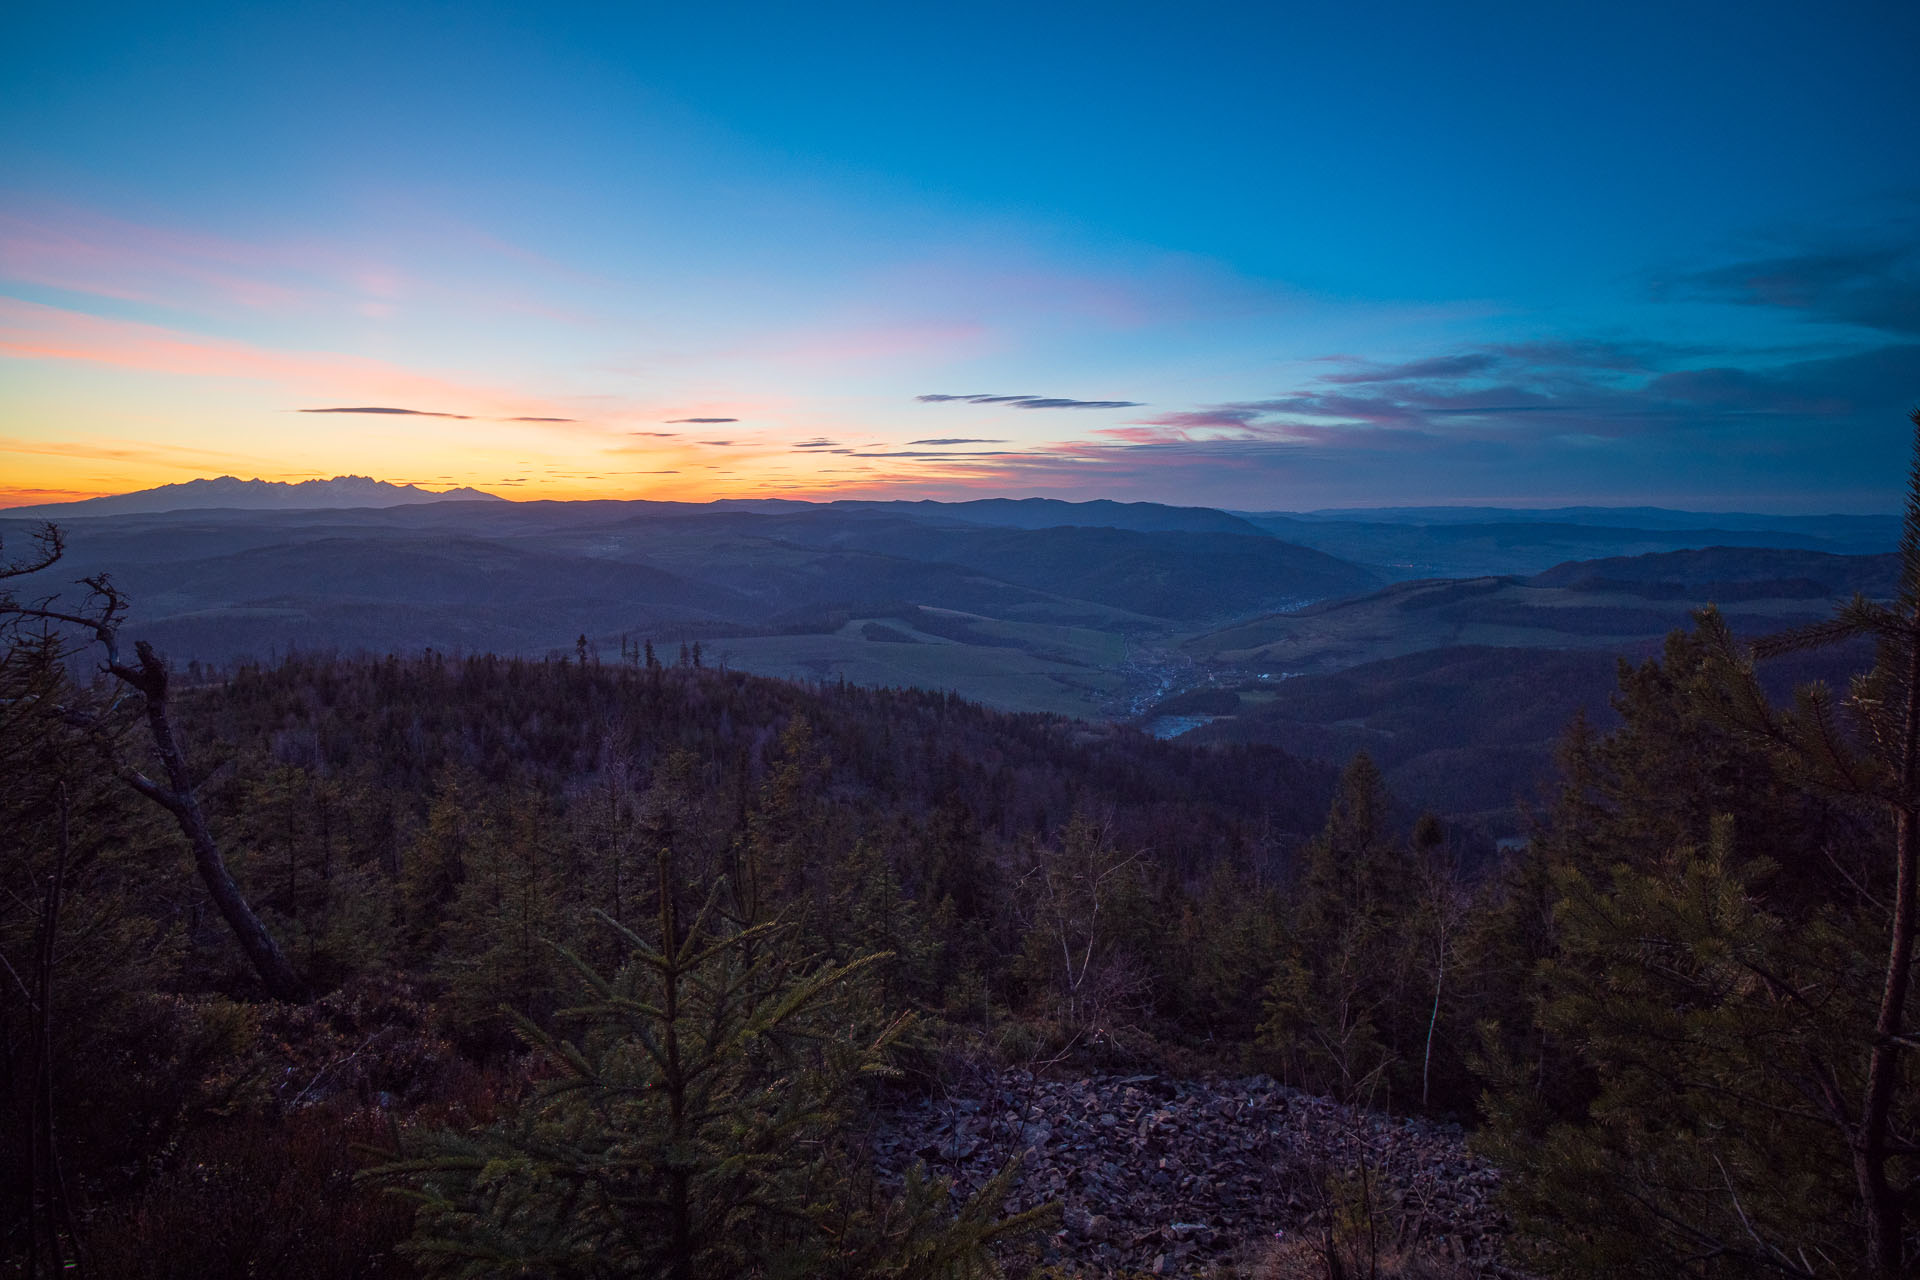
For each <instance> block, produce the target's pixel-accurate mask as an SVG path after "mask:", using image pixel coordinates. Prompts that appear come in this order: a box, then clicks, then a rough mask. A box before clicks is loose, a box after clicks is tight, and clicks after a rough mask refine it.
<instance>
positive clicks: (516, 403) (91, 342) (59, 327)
mask: <svg viewBox="0 0 1920 1280" xmlns="http://www.w3.org/2000/svg"><path fill="white" fill-rule="evenodd" d="M0 356H9V357H12V358H14V359H20V360H68V361H78V362H81V363H85V364H96V365H105V366H110V367H113V368H119V369H135V370H139V371H142V372H147V373H161V374H167V375H170V376H174V377H201V378H237V379H250V380H257V381H261V382H268V383H275V384H278V385H281V386H284V387H288V388H292V389H295V390H298V391H299V392H300V393H301V394H302V395H312V396H315V397H318V396H322V395H327V396H331V395H335V394H340V393H341V392H342V390H343V389H344V390H345V391H346V392H348V393H351V394H356V395H365V396H367V397H368V398H369V399H374V398H376V397H377V398H378V399H380V400H388V399H389V398H391V399H392V400H400V401H406V400H414V401H416V402H417V401H423V400H424V401H426V402H427V403H433V402H435V401H438V402H439V403H442V404H445V403H449V402H452V403H455V404H467V405H473V406H475V407H476V408H485V409H490V410H492V411H493V413H494V414H505V413H508V412H511V411H512V410H513V409H517V408H541V407H544V405H542V403H541V401H540V399H539V398H537V397H534V396H529V395H523V394H519V393H516V392H513V391H510V390H507V389H504V388H497V387H482V386H473V385H467V384H462V383H459V382H456V381H453V380H451V379H448V378H441V377H436V376H434V375H432V374H428V373H422V372H418V371H416V370H412V369H407V368H404V367H402V366H400V365H396V364H390V363H388V362H386V361H383V360H374V359H370V358H368V357H365V356H355V355H345V354H341V353H338V352H330V351H283V350H275V349H272V348H268V347H260V346H255V345H253V344H251V343H247V342H239V341H235V340H233V339H228V338H209V337H204V336H202V335H199V334H195V333H188V332H184V331H182V330H179V329H173V328H168V327H166V326H163V325H153V324H144V323H141V322H139V321H134V320H121V319H115V318H112V317H107V316H95V315H88V314H86V313H84V312H79V311H70V310H67V309H65V308H62V307H51V306H46V305H44V304H42V303H36V302H25V301H22V300H20V299H18V298H4V297H0ZM350 408H351V409H352V410H353V411H355V412H366V411H368V410H373V411H382V410H385V409H386V408H388V406H387V405H382V404H370V405H364V406H350ZM430 412H432V411H424V410H423V411H420V416H427V415H428V414H429V413H430ZM433 416H440V415H439V414H437V413H434V414H433ZM445 416H447V417H450V418H461V417H469V418H476V419H477V418H479V417H482V416H492V415H483V414H479V413H475V414H470V415H461V414H451V413H449V414H447V415H445ZM567 421H571V420H567Z"/></svg>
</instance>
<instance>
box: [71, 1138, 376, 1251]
mask: <svg viewBox="0 0 1920 1280" xmlns="http://www.w3.org/2000/svg"><path fill="white" fill-rule="evenodd" d="M390 1145H391V1137H390V1121H389V1119H388V1117H387V1116H386V1115H385V1114H383V1113H381V1112H379V1111H376V1110H369V1109H353V1110H347V1109H344V1108H334V1107H312V1108H308V1109H306V1110H303V1111H300V1112H297V1113H295V1114H293V1115H290V1116H287V1117H284V1118H280V1119H259V1118H253V1117H246V1118H234V1119H232V1120H229V1121H226V1122H223V1123H219V1124H216V1125H211V1126H208V1127H206V1128H203V1129H201V1130H199V1131H198V1132H196V1133H194V1134H193V1135H192V1136H191V1137H189V1138H188V1139H187V1140H186V1141H184V1142H183V1143H182V1144H181V1149H180V1152H179V1158H178V1159H177V1160H176V1161H174V1162H173V1163H172V1164H171V1166H170V1167H169V1168H168V1169H167V1170H165V1171H164V1172H162V1173H160V1174H159V1175H158V1176H156V1177H155V1178H153V1179H152V1180H151V1181H150V1182H149V1183H148V1184H147V1185H146V1186H145V1187H144V1188H142V1189H141V1191H140V1192H139V1193H138V1194H137V1195H135V1196H134V1197H132V1198H131V1199H130V1200H128V1201H125V1202H122V1203H120V1204H118V1205H115V1206H114V1207H113V1208H111V1209H108V1210H104V1211H102V1212H100V1213H98V1214H97V1215H95V1217H94V1219H93V1221H92V1223H91V1224H90V1227H91V1229H90V1230H89V1231H88V1233H87V1234H88V1249H87V1253H88V1257H87V1262H88V1264H89V1266H90V1270H91V1273H92V1274H94V1275H102V1276H116V1277H125V1278H126V1280H202V1278H203V1277H209V1276H273V1277H277V1278H280V1280H352V1278H354V1277H365V1278H366V1280H385V1278H387V1277H407V1276H412V1275H413V1274H414V1270H413V1268H412V1267H411V1266H410V1265H408V1264H407V1263H406V1262H405V1261H404V1260H402V1259H401V1258H400V1257H399V1256H398V1255H397V1254H396V1253H395V1252H394V1246H395V1245H397V1244H398V1243H399V1242H400V1241H402V1240H404V1239H405V1238H406V1237H407V1235H408V1233H409V1232H410V1231H411V1230H412V1227H413V1209H412V1207H411V1206H410V1205H408V1204H406V1203H405V1202H403V1201H401V1200H399V1199H397V1198H396V1197H393V1196H389V1195H384V1194H382V1193H381V1192H380V1191H379V1190H378V1189H377V1188H374V1187H370V1186H366V1185H364V1184H356V1183H355V1182H354V1178H353V1175H354V1173H355V1171H356V1170H357V1169H358V1168H359V1167H360V1166H361V1165H362V1164H363V1163H364V1162H366V1161H368V1160H370V1159H377V1158H378V1157H377V1156H372V1155H368V1154H366V1152H367V1150H368V1149H371V1148H376V1147H388V1146H390Z"/></svg>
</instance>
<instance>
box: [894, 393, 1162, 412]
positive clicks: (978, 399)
mask: <svg viewBox="0 0 1920 1280" xmlns="http://www.w3.org/2000/svg"><path fill="white" fill-rule="evenodd" d="M914 399H916V400H919V401H920V402H922V403H923V404H946V403H949V402H958V403H962V404H1003V405H1006V406H1007V407H1008V408H1009V409H1138V408H1140V407H1141V403H1140V401H1138V400H1070V399H1067V398H1065V397H1063V396H999V395H925V396H915V397H914Z"/></svg>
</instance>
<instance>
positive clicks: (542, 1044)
mask: <svg viewBox="0 0 1920 1280" xmlns="http://www.w3.org/2000/svg"><path fill="white" fill-rule="evenodd" d="M679 897H680V892H679V886H678V885H677V884H676V877H675V875H674V872H673V869H672V867H671V863H670V860H669V858H668V857H667V856H666V855H665V854H664V853H663V854H662V855H661V857H660V858H659V860H658V893H657V906H658V910H657V914H656V917H655V919H654V922H653V925H652V928H651V929H650V930H649V932H648V933H647V934H645V935H643V934H642V933H640V932H638V931H635V930H630V929H626V928H624V927H622V926H619V925H617V924H614V923H613V922H611V921H607V922H606V924H607V926H608V927H610V928H613V929H615V930H616V931H617V932H618V933H619V935H620V936H621V938H622V939H623V940H624V941H625V942H626V944H627V945H628V947H629V948H630V959H629V961H628V963H627V964H626V965H625V966H624V967H623V968H622V969H621V970H620V971H619V972H618V973H615V974H612V975H603V974H601V973H599V972H597V971H596V970H595V969H594V968H593V967H592V966H590V965H588V964H586V963H585V962H583V961H580V960H579V959H577V958H576V957H573V956H571V955H569V956H568V957H567V958H568V959H569V961H570V962H571V967H572V969H573V971H574V973H575V975H576V978H577V980H578V982H579V985H580V988H581V991H582V994H583V996H584V999H583V1000H582V1002H581V1003H580V1004H578V1005H576V1006H575V1007H573V1008H571V1009H568V1010H565V1011H563V1012H562V1014H561V1015H560V1016H561V1019H562V1021H563V1022H565V1023H567V1024H570V1025H571V1026H572V1027H573V1028H574V1029H575V1034H574V1035H573V1036H572V1037H571V1038H567V1039H562V1038H560V1037H558V1036H554V1035H550V1034H548V1033H546V1032H543V1031H541V1030H539V1029H538V1028H537V1027H535V1026H534V1025H533V1024H532V1023H531V1022H530V1021H527V1020H526V1019H524V1018H521V1019H519V1020H518V1025H519V1026H520V1029H521V1032H522V1034H523V1035H524V1036H525V1037H526V1038H527V1040H528V1041H529V1042H530V1043H531V1044H532V1045H534V1046H535V1047H537V1048H538V1049H539V1050H540V1051H541V1052H542V1053H543V1055H544V1056H545V1058H546V1059H547V1060H548V1062H550V1063H551V1064H552V1068H553V1070H554V1072H555V1073H556V1074H555V1076H554V1078H552V1079H550V1080H548V1081H547V1082H546V1083H545V1084H543V1085H542V1086H541V1087H540V1090H539V1093H538V1095H537V1096H536V1097H535V1098H534V1100H533V1101H532V1102H531V1104H529V1105H528V1106H527V1107H526V1108H524V1110H523V1111H522V1112H521V1114H520V1115H518V1116H517V1117H515V1118H514V1119H512V1120H510V1121H507V1122H504V1123H501V1124H498V1125H496V1126H494V1127H493V1128H491V1129H488V1130H486V1131H484V1132H481V1133H478V1134H474V1135H470V1136H460V1135H455V1134H446V1133H443V1134H438V1135H434V1136H431V1137H428V1138H426V1139H424V1140H422V1141H421V1142H419V1143H418V1144H417V1145H416V1146H415V1147H414V1149H413V1150H411V1151H410V1152H407V1153H406V1154H405V1157H404V1158H402V1159H400V1160H398V1161H396V1162H394V1163H392V1164H390V1165H388V1166H386V1167H384V1168H383V1169H381V1170H380V1171H378V1173H377V1174H376V1176H378V1177H382V1178H385V1179H388V1180H392V1181H398V1182H401V1183H403V1184H405V1185H406V1186H407V1187H408V1188H410V1191H411V1194H412V1195H413V1196H414V1197H415V1198H416V1199H417V1201H418V1202H419V1205H420V1217H419V1229H418V1232H417V1234H416V1237H415V1240H414V1243H413V1245H412V1246H411V1249H412V1252H413V1253H414V1255H415V1256H416V1258H418V1260H419V1261H420V1262H421V1264H422V1266H423V1268H424V1269H425V1270H426V1272H427V1273H428V1274H429V1275H435V1276H461V1277H482V1276H487V1277H491V1276H498V1275H502V1274H517V1275H551V1276H556V1277H582V1278H585V1277H601V1276H633V1275H659V1276H665V1277H670V1278H671V1280H709V1278H713V1280H718V1278H720V1277H739V1276H794V1277H798V1276H847V1277H853V1276H874V1277H881V1276H885V1277H900V1278H901V1280H907V1278H909V1277H913V1278H918V1277H928V1278H932V1277H958V1276H974V1275H987V1274H991V1273H993V1271H994V1270H995V1267H994V1262H993V1259H992V1257H991V1254H990V1251H989V1246H990V1245H991V1244H992V1243H993V1242H994V1241H996V1240H998V1239H1002V1238H1005V1237H1007V1236H1009V1235H1010V1234H1013V1233H1017V1232H1019V1231H1023V1230H1026V1229H1028V1228H1030V1227H1033V1226H1035V1225H1037V1223H1038V1221H1039V1219H1040V1215H1039V1214H1037V1213H1031V1212H1030V1213H1028V1214H1024V1215H1017V1216H1014V1217H1010V1218H1001V1217H999V1215H998V1206H999V1204H1000V1203H1001V1201H1002V1199H1004V1197H1005V1195H1006V1193H1007V1191H1008V1190H1009V1187H1010V1183H1011V1177H1012V1170H1011V1168H1010V1169H1009V1170H1008V1171H1006V1172H1005V1173H1003V1174H1002V1176H1001V1177H999V1178H997V1179H995V1180H994V1181H993V1182H992V1183H991V1184H989V1185H988V1186H987V1187H986V1188H984V1189H983V1190H982V1191H981V1192H980V1193H979V1194H978V1195H976V1196H975V1197H973V1198H972V1199H971V1200H969V1201H967V1202H966V1203H965V1204H964V1205H962V1206H961V1207H960V1209H959V1211H958V1214H957V1215H951V1214H950V1211H949V1210H948V1209H947V1207H946V1206H945V1204H944V1200H945V1189H944V1187H942V1186H941V1185H940V1184H936V1183H931V1182H929V1181H927V1180H926V1179H925V1178H924V1177H920V1176H915V1177H913V1178H910V1179H909V1181H908V1184H907V1186H906V1188H905V1189H904V1191H903V1193H902V1194H901V1196H899V1197H897V1198H896V1197H892V1196H889V1195H885V1194H879V1193H877V1190H876V1188H874V1187H872V1186H871V1184H870V1183H869V1182H868V1181H867V1180H866V1179H864V1178H863V1177H862V1176H861V1175H860V1173H859V1172H858V1170H859V1169H860V1167H861V1161H860V1160H859V1159H858V1157H857V1154H856V1153H854V1152H852V1151H851V1150H849V1146H848V1137H847V1133H846V1123H847V1119H848V1116H849V1113H850V1109H851V1108H852V1106H853V1105H854V1103H855V1101H856V1097H855V1089H856V1086H857V1085H858V1084H859V1082H860V1081H861V1080H862V1079H864V1078H866V1077H869V1076H872V1075H874V1074H876V1073H880V1072H883V1071H885V1070H886V1069H887V1068H886V1065H885V1059H886V1055H887V1052H888V1050H889V1047H890V1046H891V1045H892V1043H893V1042H894V1041H895V1040H896V1039H897V1038H898V1037H899V1035H900V1034H901V1033H902V1031H903V1030H904V1029H905V1028H906V1026H907V1020H906V1019H905V1018H904V1017H902V1018H892V1019H889V1018H887V1017H885V1016H884V1015H883V1014H881V1013H880V1012H879V1010H878V1009H877V1008H876V1007H875V1006H874V1005H873V1003H872V1002H871V1000H870V996H869V992H868V989H867V986H866V984H865V981H864V979H865V977H866V975H867V974H868V973H869V971H871V970H872V968H873V966H875V965H876V964H878V963H879V962H880V961H881V960H882V959H883V957H882V956H879V955H872V956H865V957H862V958H860V959H857V960H854V961H852V962H850V963H847V964H842V965H816V964H810V963H808V962H807V961H806V960H805V958H804V957H803V956H802V955H801V954H800V953H799V952H798V951H797V950H796V946H797V940H796V938H795V935H794V931H793V930H792V929H791V927H790V926H788V925H787V924H785V923H784V922H780V921H768V922H760V923H748V924H744V925H742V924H738V923H735V922H734V921H733V920H732V919H731V918H730V917H731V916H732V914H733V913H732V912H730V911H728V910H727V909H726V906H727V898H728V890H727V887H726V885H725V884H724V882H723V883H721V884H717V885H716V886H715V887H714V888H713V890H712V891H711V892H710V893H709V894H708V895H707V897H706V900H705V903H704V905H703V906H701V907H700V908H699V909H698V910H697V911H696V912H694V913H693V914H692V916H691V918H685V917H684V916H683V914H682V913H681V911H680V909H679V906H678V898H679Z"/></svg>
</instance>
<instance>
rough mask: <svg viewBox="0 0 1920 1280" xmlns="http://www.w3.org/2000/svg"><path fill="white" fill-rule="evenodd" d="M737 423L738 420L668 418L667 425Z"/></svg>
mask: <svg viewBox="0 0 1920 1280" xmlns="http://www.w3.org/2000/svg"><path fill="white" fill-rule="evenodd" d="M738 421H740V419H738V418H668V419H667V425H669V426H677V425H679V424H680V423H683V422H702V423H715V422H738Z"/></svg>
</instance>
